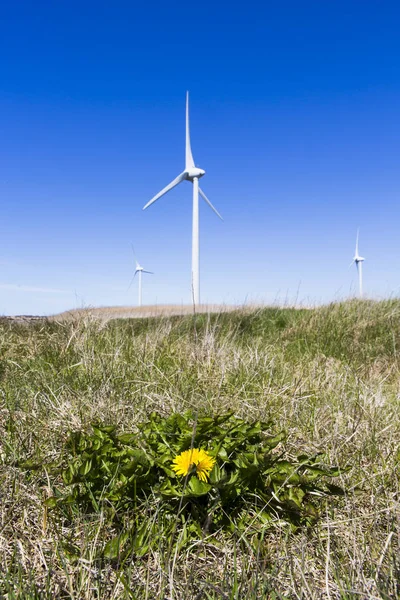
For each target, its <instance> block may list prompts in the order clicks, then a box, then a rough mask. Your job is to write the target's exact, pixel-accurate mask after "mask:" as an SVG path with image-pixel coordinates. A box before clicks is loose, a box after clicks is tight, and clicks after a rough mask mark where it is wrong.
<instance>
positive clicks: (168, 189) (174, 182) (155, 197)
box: [143, 171, 185, 210]
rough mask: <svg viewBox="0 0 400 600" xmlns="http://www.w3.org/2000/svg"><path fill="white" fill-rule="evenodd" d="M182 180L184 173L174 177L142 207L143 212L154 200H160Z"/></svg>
mask: <svg viewBox="0 0 400 600" xmlns="http://www.w3.org/2000/svg"><path fill="white" fill-rule="evenodd" d="M184 179H185V171H184V172H183V173H181V174H180V175H178V177H176V178H175V179H174V180H173V181H171V183H169V184H168V185H166V186H165V188H164V189H162V190H161V192H158V194H156V195H155V196H154V198H152V199H151V200H150V201H149V202H148V203H147V204H146V205H145V206H143V210H145V209H146V208H148V207H149V206H150V205H151V204H153V202H155V201H156V200H158V199H159V198H161V196H164V194H166V193H167V192H169V191H170V190H172V188H174V187H175V186H176V185H178V183H180V182H181V181H183V180H184Z"/></svg>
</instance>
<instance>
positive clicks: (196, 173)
mask: <svg viewBox="0 0 400 600" xmlns="http://www.w3.org/2000/svg"><path fill="white" fill-rule="evenodd" d="M205 174H206V172H205V171H204V170H203V169H199V168H197V167H190V168H189V169H186V171H185V175H186V179H188V180H189V181H193V179H194V178H195V177H197V179H200V177H203V175H205Z"/></svg>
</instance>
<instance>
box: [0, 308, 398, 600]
mask: <svg viewBox="0 0 400 600" xmlns="http://www.w3.org/2000/svg"><path fill="white" fill-rule="evenodd" d="M399 352H400V301H398V300H396V299H393V300H387V301H381V302H374V301H368V300H364V301H347V302H342V303H336V304H331V305H329V306H323V307H318V308H314V309H310V310H309V309H307V310H306V309H294V308H277V307H271V308H262V309H246V308H243V309H238V310H237V311H233V312H220V313H218V312H217V313H210V314H197V315H184V316H164V317H154V318H142V319H111V320H104V319H99V318H96V317H95V316H94V315H93V314H90V313H87V314H85V312H84V311H83V312H81V313H80V314H79V316H77V317H76V318H70V319H62V318H60V319H58V320H57V319H52V320H46V319H44V320H43V321H35V322H33V323H31V324H21V323H13V322H9V321H8V320H6V319H3V320H0V359H1V362H0V524H1V525H0V597H1V598H5V599H7V600H14V599H17V598H18V599H20V598H21V599H22V598H24V599H25V598H32V599H39V598H56V599H74V600H75V599H76V600H83V599H92V598H96V599H102V600H108V599H110V600H111V599H122V598H123V599H138V600H142V599H143V600H144V599H156V598H157V599H158V598H159V599H169V600H173V599H176V600H178V599H179V600H181V599H182V600H183V599H187V600H189V599H190V600H194V599H196V600H201V599H207V600H211V599H213V600H217V599H218V600H219V599H226V600H233V599H242V598H246V599H248V600H252V599H256V598H263V599H271V600H278V599H279V600H284V599H304V600H305V599H307V600H311V599H320V598H321V599H322V598H324V599H327V600H334V599H335V600H336V599H346V600H347V599H348V600H350V599H351V600H356V599H357V600H358V599H364V598H365V599H378V598H379V599H386V600H389V599H395V598H398V597H400V548H399V546H400V528H399V524H400V495H399V493H400V485H399V477H400V468H399V460H400V448H399V446H400V410H399V409H400V400H399V398H400V396H399V393H400V379H399V368H400V355H399ZM188 410H191V411H193V412H194V413H195V414H197V415H199V417H201V416H204V415H205V416H207V415H208V416H215V415H220V414H225V413H227V412H229V411H231V412H233V414H234V415H235V417H240V418H242V419H243V420H244V421H246V422H249V423H250V422H254V421H257V420H262V421H266V422H272V423H273V428H274V431H285V432H286V437H285V440H284V442H282V445H281V446H279V447H278V448H279V451H282V452H284V455H285V456H287V457H292V456H299V455H301V454H302V453H305V454H307V455H314V454H318V453H321V454H323V456H324V457H325V458H324V460H326V462H327V464H332V465H341V466H342V467H343V469H342V471H341V473H340V475H339V476H338V477H336V478H335V480H334V481H335V483H336V484H337V485H338V486H340V488H341V489H343V490H344V493H343V494H342V495H337V496H329V495H327V496H326V497H324V496H323V495H322V496H321V497H320V498H319V499H318V506H319V507H320V508H319V515H318V518H317V519H316V520H315V521H314V522H312V523H304V524H301V525H300V526H298V527H293V526H291V524H290V523H288V522H286V521H285V519H282V518H276V519H274V518H272V519H265V520H264V521H262V520H259V521H257V522H255V521H254V520H253V519H252V518H251V507H250V506H249V516H248V524H247V525H246V526H244V527H241V528H240V529H237V530H235V529H233V530H226V529H224V528H222V527H220V528H218V527H217V528H215V529H214V530H212V531H211V530H208V529H207V528H204V529H200V531H198V530H197V533H196V532H195V533H193V529H191V530H189V528H188V524H187V523H185V522H183V521H182V520H180V518H179V514H177V517H176V522H175V523H174V528H173V532H172V533H171V528H170V527H169V528H168V527H167V524H165V521H164V520H163V518H164V517H163V513H162V510H161V508H160V503H159V501H158V499H157V498H156V497H152V496H151V494H149V495H148V497H147V499H146V501H142V502H141V503H140V504H139V505H136V503H132V505H131V506H129V505H128V506H127V507H125V509H124V512H123V514H122V515H121V514H119V517H118V518H119V521H118V523H119V527H121V525H120V524H121V522H122V523H123V524H125V525H126V526H128V523H130V524H132V523H134V524H135V527H137V528H138V527H139V525H141V526H142V525H144V526H145V527H146V526H148V527H149V530H152V531H153V530H154V526H155V525H157V531H158V536H157V538H154V539H153V540H151V543H148V541H147V542H146V540H144V538H141V539H140V540H138V539H136V545H134V546H132V548H131V549H129V551H128V552H125V553H124V554H121V555H119V554H118V553H117V555H116V556H111V555H110V553H107V552H106V551H105V549H106V548H109V543H110V540H113V539H115V535H116V533H118V531H121V529H119V530H118V531H117V520H116V519H115V518H114V517H113V516H112V514H113V513H112V512H110V508H112V502H111V501H109V502H108V505H107V506H106V505H105V504H102V503H99V504H98V505H97V509H94V508H92V509H91V510H87V507H86V508H85V507H83V506H80V505H79V503H75V504H71V505H70V507H66V508H65V507H61V508H58V507H57V506H53V505H52V504H51V502H50V503H49V502H47V503H46V501H47V500H48V499H49V498H53V497H54V495H55V494H56V493H59V494H61V493H63V491H64V490H65V489H66V488H67V487H68V486H67V484H66V483H65V481H64V480H63V479H62V477H61V475H60V472H59V471H57V469H54V468H53V467H52V466H51V465H54V464H56V463H57V461H58V460H59V459H60V457H62V456H63V453H65V447H66V442H67V440H68V439H69V438H70V436H71V433H72V432H79V431H82V432H89V433H90V432H91V431H92V424H94V423H102V424H108V425H115V426H116V427H117V429H118V431H119V432H121V433H124V432H131V431H133V430H135V427H136V426H137V425H138V424H139V423H143V422H144V421H146V419H148V418H149V416H150V415H151V414H152V413H153V412H157V413H159V414H160V415H161V416H165V417H167V416H169V415H171V414H172V413H178V414H184V413H185V412H186V411H188ZM245 523H246V522H245ZM152 527H153V529H151V528H152ZM164 527H165V535H163V531H164V529H163V528H164ZM107 544H108V546H107Z"/></svg>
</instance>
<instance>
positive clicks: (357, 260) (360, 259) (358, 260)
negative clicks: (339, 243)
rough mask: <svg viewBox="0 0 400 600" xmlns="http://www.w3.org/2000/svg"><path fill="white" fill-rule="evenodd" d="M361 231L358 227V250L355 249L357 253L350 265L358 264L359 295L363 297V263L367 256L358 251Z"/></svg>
mask: <svg viewBox="0 0 400 600" xmlns="http://www.w3.org/2000/svg"><path fill="white" fill-rule="evenodd" d="M359 232H360V230H359V229H357V239H356V250H355V253H354V258H353V260H352V261H351V263H350V267H351V265H352V264H354V263H355V264H356V267H357V273H358V289H359V296H360V298H362V295H363V287H362V284H363V281H362V264H363V262H364V260H365V258H363V257H362V256H360V255H359V253H358V235H359Z"/></svg>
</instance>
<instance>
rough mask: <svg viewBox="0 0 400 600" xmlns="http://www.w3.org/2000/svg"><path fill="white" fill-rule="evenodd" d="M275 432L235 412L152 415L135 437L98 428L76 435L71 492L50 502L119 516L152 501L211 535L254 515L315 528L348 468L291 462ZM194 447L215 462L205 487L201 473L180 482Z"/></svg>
mask: <svg viewBox="0 0 400 600" xmlns="http://www.w3.org/2000/svg"><path fill="white" fill-rule="evenodd" d="M271 431H272V423H271V422H261V421H257V422H253V423H246V422H245V421H244V420H243V419H240V418H238V417H236V416H234V415H233V414H232V413H227V414H224V415H218V416H214V417H211V416H201V417H199V418H195V417H194V415H193V414H192V413H186V414H184V415H180V414H172V415H171V416H169V417H162V416H161V415H159V414H158V413H152V414H151V415H150V417H149V419H148V421H146V422H144V423H141V424H140V425H139V426H138V428H137V430H136V431H135V432H131V433H122V434H118V433H117V430H116V427H115V426H105V425H93V427H92V432H91V433H85V432H75V433H73V434H72V435H71V436H70V439H69V440H68V443H67V447H66V450H67V454H66V457H65V460H64V466H63V469H62V478H63V481H64V483H65V484H66V485H67V487H68V488H69V489H70V492H69V493H68V494H63V495H61V496H60V497H59V498H57V497H53V498H50V499H49V500H47V503H48V505H50V506H56V505H57V504H62V505H65V504H68V503H69V504H71V503H78V504H79V505H80V506H81V507H84V508H85V509H87V510H98V509H99V507H100V506H101V507H102V508H103V509H104V508H106V507H107V506H109V507H111V508H112V510H113V511H115V513H118V512H120V511H121V510H126V509H129V508H134V507H137V506H138V505H139V504H140V503H143V502H146V500H147V499H148V498H149V497H150V496H151V497H154V498H156V500H157V502H158V504H160V503H163V504H165V506H164V509H165V507H167V510H169V511H173V513H174V514H176V511H177V510H178V511H179V512H180V514H182V515H183V517H184V518H187V517H190V518H191V519H192V520H194V521H196V522H197V523H199V524H200V525H201V526H202V527H204V528H207V529H210V528H211V529H212V527H213V526H214V527H215V526H218V527H221V526H222V527H225V528H228V529H229V528H230V529H234V528H236V527H237V525H238V523H239V522H240V521H241V519H242V517H243V511H245V512H246V513H248V512H249V510H251V511H252V512H253V513H254V514H256V515H257V518H258V519H261V520H264V521H265V520H270V521H272V520H274V519H280V520H285V521H287V522H289V523H290V524H292V526H298V525H300V524H301V523H302V522H311V521H313V520H314V519H315V518H316V517H317V516H318V497H321V496H327V495H332V494H336V493H341V489H340V488H338V487H337V486H334V485H331V484H329V482H328V481H327V478H331V477H335V476H337V475H339V473H340V469H339V468H338V467H332V466H326V465H325V464H324V463H323V456H322V455H315V456H307V455H305V454H303V455H300V456H297V457H296V458H288V457H287V456H285V453H284V448H283V442H284V440H285V437H286V436H285V433H284V432H280V433H278V434H273V433H271ZM279 445H281V446H282V450H281V451H278V448H277V447H278V446H279ZM191 448H201V449H203V450H205V451H206V452H207V453H208V455H209V456H211V457H212V458H213V461H212V462H214V461H215V464H214V466H213V467H212V470H211V472H210V473H209V477H205V478H204V479H205V480H203V481H201V480H200V479H199V478H198V477H197V476H196V474H195V471H193V470H191V471H190V470H188V473H187V475H186V476H182V475H181V476H179V475H177V474H176V472H175V471H174V469H173V460H174V459H175V458H176V457H177V456H178V455H179V454H180V453H182V452H184V451H185V450H189V449H191Z"/></svg>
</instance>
